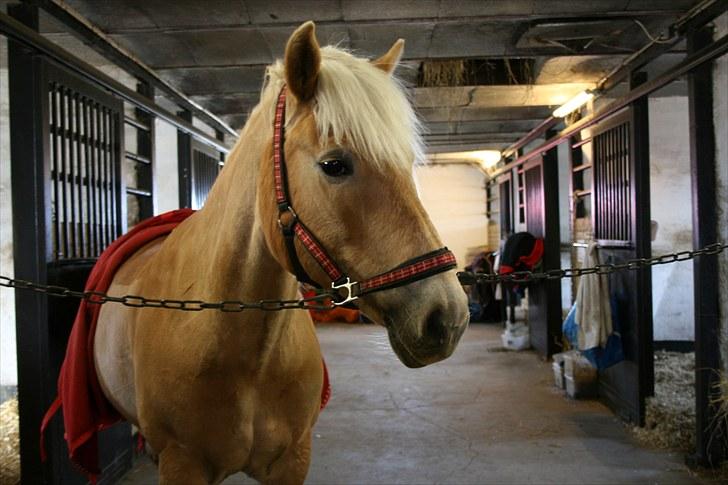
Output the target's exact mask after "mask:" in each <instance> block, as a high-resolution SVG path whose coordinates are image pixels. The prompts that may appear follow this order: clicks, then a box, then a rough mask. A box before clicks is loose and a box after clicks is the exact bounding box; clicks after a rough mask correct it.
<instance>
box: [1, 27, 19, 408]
mask: <svg viewBox="0 0 728 485" xmlns="http://www.w3.org/2000/svg"><path fill="white" fill-rule="evenodd" d="M7 54H8V52H7V41H6V40H5V37H0V274H2V275H5V276H9V277H12V276H13V274H14V269H13V212H12V206H11V200H12V196H11V187H10V127H9V103H8V64H7V59H8V55H7ZM15 356H16V351H15V292H14V291H13V290H11V289H10V288H2V287H0V402H1V401H3V400H4V397H5V395H4V394H5V393H4V390H6V389H8V388H12V387H14V386H16V385H17V383H18V366H17V359H16V357H15Z"/></svg>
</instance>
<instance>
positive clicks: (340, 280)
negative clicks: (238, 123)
mask: <svg viewBox="0 0 728 485" xmlns="http://www.w3.org/2000/svg"><path fill="white" fill-rule="evenodd" d="M285 119H286V87H285V86H283V88H282V89H281V92H280V94H279V95H278V104H277V105H276V115H275V122H274V131H273V177H274V182H275V192H276V202H277V204H278V226H279V227H280V228H281V232H282V233H283V239H284V240H285V242H286V248H287V250H288V258H289V260H290V261H291V265H292V266H293V271H294V273H295V274H296V278H298V281H300V282H303V283H309V284H312V285H314V286H317V287H318V286H319V285H318V284H317V283H316V282H315V281H313V279H311V277H310V276H309V275H308V273H306V270H304V269H303V266H302V265H301V262H300V261H299V259H298V255H297V254H296V246H295V238H298V240H299V241H300V242H301V244H303V246H304V247H305V248H306V250H307V251H308V252H309V254H311V256H313V258H314V259H315V260H316V262H317V263H318V264H319V266H321V269H323V270H324V272H325V273H326V274H327V275H328V277H329V278H330V279H331V281H332V283H331V289H332V290H335V291H338V290H343V289H345V290H346V291H347V293H346V295H345V296H344V297H343V299H342V300H340V301H337V302H334V304H335V305H343V304H344V303H346V302H349V301H352V300H356V299H357V298H359V297H360V296H362V295H366V294H368V293H374V292H376V291H382V290H386V289H390V288H396V287H398V286H403V285H407V284H409V283H412V282H414V281H418V280H421V279H424V278H428V277H430V276H433V275H436V274H438V273H442V272H444V271H448V270H450V269H453V268H455V266H456V263H455V255H453V253H452V252H451V251H450V250H449V249H447V248H446V247H443V248H440V249H436V250H434V251H431V252H429V253H427V254H423V255H422V256H418V257H416V258H412V259H410V260H408V261H405V262H404V263H402V264H400V265H399V266H396V267H395V268H393V269H391V270H389V271H387V272H385V273H381V274H379V275H377V276H373V277H371V278H368V279H366V280H364V281H361V282H356V281H351V278H350V277H349V276H347V275H346V274H345V273H344V272H343V271H341V269H339V267H338V265H337V264H336V262H334V260H333V259H331V257H330V256H329V255H328V253H327V252H326V251H325V250H324V248H323V246H322V245H321V243H320V242H319V241H318V240H317V239H316V238H315V237H314V235H313V233H311V231H310V230H309V229H308V228H307V227H306V226H305V225H304V224H303V222H301V220H300V219H299V218H298V215H297V214H296V212H295V211H294V210H293V207H292V204H291V201H290V196H289V192H288V177H287V174H286V162H285V156H284V150H283V145H284V143H285Z"/></svg>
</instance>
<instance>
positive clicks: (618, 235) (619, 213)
mask: <svg viewBox="0 0 728 485" xmlns="http://www.w3.org/2000/svg"><path fill="white" fill-rule="evenodd" d="M622 132H623V125H621V124H620V125H619V126H617V127H616V128H615V130H614V135H615V138H616V141H615V146H616V149H617V151H616V156H615V157H614V169H615V174H614V194H615V203H614V213H615V215H616V218H617V225H616V227H615V239H617V240H620V241H624V232H623V231H622V227H623V224H624V216H625V214H624V211H623V210H622V190H623V187H622V165H623V164H622V162H623V161H624V156H623V155H624V138H623V136H622Z"/></svg>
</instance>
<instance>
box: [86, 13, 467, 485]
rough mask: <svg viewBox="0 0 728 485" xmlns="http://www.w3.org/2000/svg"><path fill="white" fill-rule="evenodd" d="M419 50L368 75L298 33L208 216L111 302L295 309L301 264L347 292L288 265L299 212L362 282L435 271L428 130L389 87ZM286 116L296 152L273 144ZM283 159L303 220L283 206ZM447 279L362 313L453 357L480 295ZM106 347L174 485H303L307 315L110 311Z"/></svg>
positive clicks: (151, 248)
mask: <svg viewBox="0 0 728 485" xmlns="http://www.w3.org/2000/svg"><path fill="white" fill-rule="evenodd" d="M403 45H404V43H403V41H401V40H400V41H398V42H396V43H395V44H394V46H393V47H392V48H391V49H390V51H389V52H387V53H386V54H385V55H384V56H383V57H381V58H380V59H378V60H375V61H372V62H369V61H367V60H365V59H360V58H356V57H354V56H352V55H350V54H348V53H346V52H344V51H342V50H339V49H336V48H333V47H324V48H320V47H319V45H318V43H317V41H316V37H315V34H314V24H313V23H311V22H308V23H306V24H304V25H302V26H301V27H300V28H299V29H298V30H296V31H295V32H294V33H293V35H292V36H291V38H290V39H289V41H288V45H287V47H286V52H285V59H284V61H283V62H277V63H276V64H274V65H272V66H270V67H269V69H268V72H267V76H266V82H265V85H264V88H263V91H262V95H261V100H260V103H259V104H258V106H257V107H256V108H255V109H254V110H253V111H252V113H251V115H250V119H249V120H248V122H247V124H246V126H245V128H244V129H243V131H242V134H241V136H240V140H239V141H238V142H237V145H236V146H235V148H234V149H233V151H232V152H231V154H230V156H229V157H228V160H227V163H226V164H225V167H224V169H223V170H222V172H221V173H220V175H219V177H218V179H217V181H216V183H215V186H214V187H213V188H212V191H211V192H210V195H209V198H208V199H207V202H206V205H205V207H204V208H203V209H201V210H200V211H198V212H197V213H195V214H194V215H192V216H190V217H189V218H188V219H186V220H185V221H184V222H183V223H182V224H180V225H179V226H178V227H177V228H176V229H175V230H174V231H173V232H172V233H171V234H170V235H169V236H167V237H166V238H160V239H157V240H154V241H153V242H151V243H149V244H148V245H146V246H144V247H143V248H142V249H141V250H140V251H139V252H138V253H136V254H135V255H134V256H132V258H131V259H129V260H128V261H127V262H126V263H124V265H123V266H122V267H121V268H120V270H119V272H118V273H117V275H116V276H115V279H114V282H113V283H112V286H111V288H110V289H109V292H110V293H111V294H128V293H131V294H139V295H144V296H146V297H150V298H155V297H160V298H161V297H170V296H172V297H175V298H188V299H190V298H199V299H201V300H208V301H221V300H243V301H251V300H253V301H254V300H257V299H276V298H280V299H292V298H295V297H296V295H297V282H296V278H295V277H294V276H293V275H292V273H295V272H296V268H294V266H296V265H300V266H299V268H298V269H299V272H300V270H302V271H303V272H305V274H308V275H310V278H311V279H313V280H314V281H316V282H317V283H318V284H320V285H322V286H323V287H331V278H330V273H327V272H325V271H324V270H323V269H322V267H321V261H320V260H317V259H316V258H315V257H314V256H312V254H311V253H310V252H309V251H307V249H309V250H310V248H307V247H306V245H305V244H302V242H301V240H299V239H296V240H295V241H293V240H292V241H293V242H292V243H291V244H292V245H293V251H294V252H295V254H289V253H288V249H287V247H288V246H287V243H286V241H285V237H284V235H283V233H282V232H281V228H280V227H279V225H280V226H283V225H285V224H287V223H286V222H285V221H284V222H280V219H285V218H286V217H288V218H289V219H290V218H291V217H295V215H296V214H297V217H298V218H300V220H301V221H305V222H306V227H307V228H309V229H310V231H311V232H312V233H315V235H316V238H317V239H318V240H319V241H320V242H321V245H322V246H324V247H325V248H326V250H327V251H328V254H329V255H330V257H331V259H332V260H334V261H336V262H337V263H339V264H341V267H342V268H346V269H347V271H348V273H347V275H348V276H349V277H351V279H352V280H357V281H362V280H361V278H364V279H366V278H367V277H371V276H372V275H378V274H380V273H382V272H383V271H385V270H386V269H387V268H392V267H395V269H396V268H398V266H397V265H398V264H399V263H401V262H402V261H405V260H412V258H413V257H417V256H418V255H422V254H425V255H427V257H421V258H416V259H415V260H414V261H415V262H417V261H420V262H421V261H422V260H423V259H426V260H428V261H430V260H432V259H433V257H434V258H436V257H440V256H437V255H438V254H439V255H441V254H442V252H443V250H440V251H434V252H433V250H436V249H437V248H440V247H441V246H442V244H441V242H440V238H439V236H438V234H437V232H436V231H435V229H434V227H433V226H432V223H431V222H430V220H429V219H428V217H427V214H426V213H425V211H424V209H423V207H422V205H421V204H420V201H419V199H418V197H417V193H416V190H415V185H414V182H413V178H412V164H413V162H414V161H415V159H416V158H417V157H418V156H420V139H419V135H418V130H417V128H418V127H417V121H416V118H415V116H414V113H413V111H412V108H411V106H410V105H409V103H408V102H407V99H406V97H405V94H404V93H403V91H402V88H401V86H400V85H399V84H398V83H397V81H396V80H395V79H393V77H392V75H391V73H392V71H393V70H394V68H395V67H396V65H397V62H398V61H399V58H400V56H401V53H402V49H403ZM284 86H285V90H284ZM286 92H287V94H288V95H287V97H283V96H282V95H281V96H279V94H280V93H286ZM279 105H282V106H279ZM280 107H284V108H285V110H286V111H285V116H284V117H283V118H284V119H283V120H282V123H283V124H282V125H281V126H282V127H284V128H285V145H284V147H285V148H282V146H283V145H279V146H278V147H274V143H273V138H274V132H275V130H276V129H274V126H276V124H275V118H276V114H279V113H280V110H279V109H278V108H280ZM280 142H281V143H282V142H283V140H280ZM277 150H281V152H280V153H279V152H278V151H277ZM279 158H281V159H285V164H286V165H285V168H284V169H283V174H284V175H285V177H286V179H285V180H283V185H285V186H286V188H287V190H286V193H285V194H284V195H286V196H287V197H288V198H289V200H288V203H289V204H290V203H291V202H290V201H294V202H295V209H296V212H294V211H293V210H292V209H290V210H289V208H287V207H283V208H281V207H280V204H279V203H280V199H279V198H278V197H277V195H280V189H281V188H280V187H279V185H280V182H281V181H280V180H279V178H280V168H275V167H274V165H276V163H277V162H278V159H279ZM277 198H278V200H277ZM277 202H278V203H277ZM299 236H300V234H299ZM432 254H435V256H432ZM428 258H429V259H428ZM294 260H295V263H294V262H293V261H294ZM401 267H402V266H399V268H401ZM447 269H448V271H439V272H437V274H427V273H425V274H421V275H419V277H418V278H415V279H416V280H417V281H410V282H407V284H403V285H400V286H397V287H396V288H386V289H385V290H384V291H377V292H371V293H368V294H364V292H362V296H361V299H360V300H359V303H360V308H361V309H362V311H363V312H365V313H366V314H367V315H369V316H370V317H371V318H372V319H374V320H375V321H377V322H379V323H381V324H383V325H384V326H386V328H387V330H388V334H389V339H390V341H391V343H392V347H393V349H394V351H395V352H396V354H397V355H398V356H399V358H400V360H401V361H402V362H403V363H404V364H405V365H407V366H409V367H421V366H424V365H428V364H431V363H433V362H437V361H439V360H441V359H444V358H446V357H448V356H449V355H450V354H451V353H452V352H453V350H454V348H455V346H456V345H457V342H458V340H459V338H460V336H461V335H462V333H463V331H464V329H465V328H466V326H467V323H468V316H467V315H468V312H467V303H466V296H465V293H464V292H463V290H462V288H461V286H460V285H459V284H458V281H457V277H456V275H455V272H454V271H451V270H450V269H451V266H448V267H447ZM379 289H383V288H379ZM94 349H95V356H96V357H95V359H96V368H97V371H98V375H99V379H100V382H101V385H102V388H103V390H104V393H105V394H106V396H107V397H108V398H109V400H110V401H111V402H112V404H113V405H114V406H115V407H116V408H117V409H118V411H119V412H121V414H122V415H123V416H124V417H125V418H126V419H128V420H129V421H130V422H132V423H134V424H136V425H138V426H139V427H140V429H141V431H142V433H143V435H144V437H145V438H146V440H147V442H148V444H149V446H150V448H151V449H152V450H153V452H154V453H155V454H156V455H157V456H158V460H159V474H160V482H162V483H186V484H189V483H217V482H220V481H222V480H223V479H224V478H225V477H226V476H228V475H231V474H233V473H236V472H239V471H243V472H245V473H247V474H248V475H250V476H252V477H254V478H255V479H257V480H259V481H261V482H267V483H289V482H290V483H301V482H303V480H304V478H305V477H306V473H307V471H308V467H309V462H310V456H311V430H312V427H313V425H314V423H315V422H316V419H317V417H318V413H319V404H320V396H321V387H322V379H323V372H322V365H321V352H320V349H319V344H318V340H317V338H316V333H315V330H314V326H313V323H312V321H311V319H310V317H309V315H308V312H301V311H298V312H295V311H290V310H289V311H283V312H263V311H258V310H255V311H246V312H242V313H224V312H216V311H211V310H207V311H203V312H190V313H181V312H173V311H168V310H164V309H153V308H145V309H135V308H126V307H111V306H108V305H105V306H104V307H103V309H102V312H101V314H100V319H99V323H98V328H97V333H96V337H95V345H94Z"/></svg>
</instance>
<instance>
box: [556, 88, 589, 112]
mask: <svg viewBox="0 0 728 485" xmlns="http://www.w3.org/2000/svg"><path fill="white" fill-rule="evenodd" d="M592 99H594V93H593V92H592V91H590V90H586V91H582V92H580V93H579V94H577V95H576V96H574V97H573V98H571V99H570V100H568V101H567V102H566V103H564V104H562V105H561V106H560V107H558V108H556V110H554V113H553V115H554V118H563V117H564V116H566V115H568V114H569V113H571V112H572V111H576V110H577V109H579V108H581V107H582V106H584V105H585V104H586V103H588V102H589V101H591V100H592Z"/></svg>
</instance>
